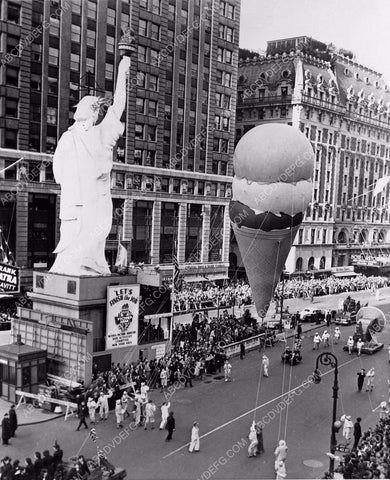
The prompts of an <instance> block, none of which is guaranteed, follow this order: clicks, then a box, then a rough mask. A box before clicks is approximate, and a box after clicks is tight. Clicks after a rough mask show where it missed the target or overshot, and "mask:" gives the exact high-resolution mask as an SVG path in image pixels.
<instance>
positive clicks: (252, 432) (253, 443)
mask: <svg viewBox="0 0 390 480" xmlns="http://www.w3.org/2000/svg"><path fill="white" fill-rule="evenodd" d="M248 438H249V441H250V444H249V447H248V457H255V456H256V454H257V434H256V428H255V422H254V421H253V422H252V425H251V427H250V429H249V435H248Z"/></svg>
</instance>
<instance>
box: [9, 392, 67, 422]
mask: <svg viewBox="0 0 390 480" xmlns="http://www.w3.org/2000/svg"><path fill="white" fill-rule="evenodd" d="M11 405H12V403H11V402H7V401H6V400H3V399H2V398H0V419H2V418H3V417H4V414H5V413H8V412H9V409H10V408H11ZM15 405H17V404H15ZM16 415H17V416H18V425H19V426H22V425H32V424H35V423H43V422H48V421H50V420H53V419H55V418H58V417H63V416H64V414H62V415H61V414H58V413H50V412H48V411H47V410H43V409H42V408H34V407H33V406H32V404H29V403H27V404H21V405H20V407H19V408H18V409H16Z"/></svg>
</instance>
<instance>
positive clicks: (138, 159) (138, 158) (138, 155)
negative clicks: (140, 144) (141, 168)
mask: <svg viewBox="0 0 390 480" xmlns="http://www.w3.org/2000/svg"><path fill="white" fill-rule="evenodd" d="M143 152H144V151H143V150H141V149H140V148H136V149H135V150H134V163H135V164H136V165H142V157H143Z"/></svg>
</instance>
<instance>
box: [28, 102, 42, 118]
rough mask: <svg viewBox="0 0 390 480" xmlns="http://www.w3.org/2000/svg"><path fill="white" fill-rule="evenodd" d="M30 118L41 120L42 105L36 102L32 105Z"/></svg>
mask: <svg viewBox="0 0 390 480" xmlns="http://www.w3.org/2000/svg"><path fill="white" fill-rule="evenodd" d="M30 120H31V121H32V122H40V121H41V106H40V105H38V104H35V103H32V104H31V105H30Z"/></svg>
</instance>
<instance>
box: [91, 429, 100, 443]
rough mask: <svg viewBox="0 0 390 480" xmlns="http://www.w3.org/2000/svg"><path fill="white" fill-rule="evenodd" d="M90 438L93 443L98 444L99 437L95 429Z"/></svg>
mask: <svg viewBox="0 0 390 480" xmlns="http://www.w3.org/2000/svg"><path fill="white" fill-rule="evenodd" d="M89 436H90V438H91V440H92V441H93V442H96V439H98V438H99V437H98V436H97V433H96V430H95V429H94V428H91V430H90V432H89Z"/></svg>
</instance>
